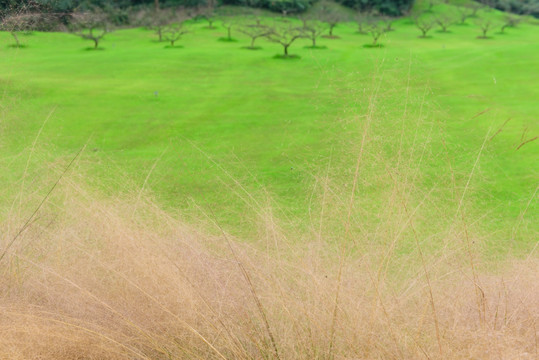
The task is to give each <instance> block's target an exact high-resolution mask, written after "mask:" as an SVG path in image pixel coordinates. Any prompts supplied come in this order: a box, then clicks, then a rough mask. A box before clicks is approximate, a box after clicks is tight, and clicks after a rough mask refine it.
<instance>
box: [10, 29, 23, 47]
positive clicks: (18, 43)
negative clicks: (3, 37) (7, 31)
mask: <svg viewBox="0 0 539 360" xmlns="http://www.w3.org/2000/svg"><path fill="white" fill-rule="evenodd" d="M11 36H13V39H14V40H15V46H17V47H21V42H20V41H19V37H18V36H17V33H16V32H15V31H12V32H11Z"/></svg>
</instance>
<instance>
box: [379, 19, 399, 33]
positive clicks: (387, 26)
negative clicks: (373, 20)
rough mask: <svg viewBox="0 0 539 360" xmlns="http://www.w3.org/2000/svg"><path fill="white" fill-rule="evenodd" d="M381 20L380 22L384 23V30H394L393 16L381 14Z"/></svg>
mask: <svg viewBox="0 0 539 360" xmlns="http://www.w3.org/2000/svg"><path fill="white" fill-rule="evenodd" d="M381 20H382V23H383V24H384V25H385V27H384V31H385V32H389V31H393V30H395V29H393V23H394V22H395V20H396V19H395V18H392V17H390V16H382V18H381Z"/></svg>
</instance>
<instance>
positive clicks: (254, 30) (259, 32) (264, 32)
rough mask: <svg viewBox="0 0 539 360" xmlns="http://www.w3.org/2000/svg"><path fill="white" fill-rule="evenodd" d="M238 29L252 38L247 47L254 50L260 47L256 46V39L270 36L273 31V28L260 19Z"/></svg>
mask: <svg viewBox="0 0 539 360" xmlns="http://www.w3.org/2000/svg"><path fill="white" fill-rule="evenodd" d="M238 31H239V32H240V33H242V34H244V35H246V36H248V37H249V38H250V39H251V44H250V45H249V46H248V47H247V48H248V49H251V50H254V49H258V48H257V47H256V46H255V41H256V39H258V38H261V37H266V36H268V35H269V34H270V33H271V28H270V27H269V26H267V25H263V24H262V22H261V21H260V20H259V21H257V22H255V23H247V24H244V25H241V26H240V27H239V28H238Z"/></svg>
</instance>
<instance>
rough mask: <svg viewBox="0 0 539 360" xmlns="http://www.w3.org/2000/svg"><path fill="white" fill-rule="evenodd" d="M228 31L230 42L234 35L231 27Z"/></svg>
mask: <svg viewBox="0 0 539 360" xmlns="http://www.w3.org/2000/svg"><path fill="white" fill-rule="evenodd" d="M227 31H228V40H232V34H231V32H232V28H231V27H229V28H227Z"/></svg>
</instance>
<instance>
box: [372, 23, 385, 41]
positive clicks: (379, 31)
mask: <svg viewBox="0 0 539 360" xmlns="http://www.w3.org/2000/svg"><path fill="white" fill-rule="evenodd" d="M385 32H386V31H385V27H384V26H382V25H381V24H380V23H378V22H375V23H372V24H371V26H370V27H369V35H370V36H371V38H372V44H371V45H370V46H371V47H379V46H380V44H378V40H380V38H381V37H382V35H384V33H385Z"/></svg>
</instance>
